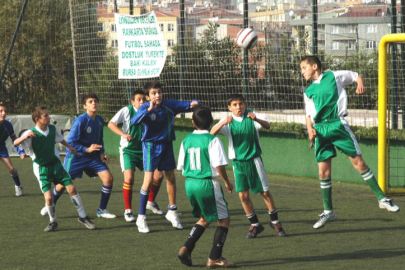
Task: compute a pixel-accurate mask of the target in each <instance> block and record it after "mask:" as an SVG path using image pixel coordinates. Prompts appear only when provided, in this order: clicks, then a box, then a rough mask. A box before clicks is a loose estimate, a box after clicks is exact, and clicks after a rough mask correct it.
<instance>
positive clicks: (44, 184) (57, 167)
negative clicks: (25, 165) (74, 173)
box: [34, 159, 73, 192]
mask: <svg viewBox="0 0 405 270" xmlns="http://www.w3.org/2000/svg"><path fill="white" fill-rule="evenodd" d="M34 168H36V169H37V170H38V172H34V173H35V175H39V181H40V182H41V189H42V192H47V191H48V190H51V188H52V186H51V184H52V183H54V184H55V185H57V184H61V185H63V186H65V187H66V186H70V185H72V184H73V182H72V178H70V175H69V174H68V173H67V172H66V170H65V168H63V166H62V163H61V161H60V160H59V159H58V160H55V162H53V163H51V164H48V165H46V166H41V165H39V166H34Z"/></svg>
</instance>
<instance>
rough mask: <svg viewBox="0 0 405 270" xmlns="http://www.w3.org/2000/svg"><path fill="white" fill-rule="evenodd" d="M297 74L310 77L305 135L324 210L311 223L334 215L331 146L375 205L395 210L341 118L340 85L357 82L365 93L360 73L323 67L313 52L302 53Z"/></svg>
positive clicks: (344, 112)
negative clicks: (344, 158) (370, 193)
mask: <svg viewBox="0 0 405 270" xmlns="http://www.w3.org/2000/svg"><path fill="white" fill-rule="evenodd" d="M300 67H301V74H302V75H303V76H304V78H305V80H306V81H309V80H313V81H312V84H311V85H310V86H308V88H307V89H306V90H305V93H304V99H305V110H306V123H307V129H308V137H309V139H310V140H311V141H312V140H314V141H315V157H316V162H317V163H318V168H319V181H320V185H321V194H322V200H323V207H324V212H323V213H322V214H321V215H320V219H319V220H318V222H316V223H315V225H314V226H313V227H314V229H319V228H322V227H323V226H325V224H326V223H327V222H328V221H333V220H335V219H336V218H337V216H336V213H335V212H334V211H333V207H332V180H331V175H332V158H334V157H336V149H335V147H336V148H337V149H338V150H339V151H340V152H342V153H344V154H346V155H347V156H348V158H349V160H350V162H351V163H352V164H353V167H354V168H355V169H356V170H357V171H358V172H359V173H360V175H361V177H363V179H364V181H366V183H367V184H368V185H369V186H370V188H371V190H372V191H373V193H374V194H375V196H376V197H377V199H378V202H379V207H380V208H381V209H387V210H388V211H390V212H398V211H399V207H398V206H397V205H395V204H394V203H393V202H392V201H391V200H390V199H388V198H387V197H386V196H385V194H384V193H383V192H382V190H381V188H380V187H379V186H378V183H377V179H376V178H375V176H374V175H373V172H372V171H371V170H370V168H369V167H368V166H367V164H366V162H365V161H364V160H363V157H362V155H361V151H360V147H359V144H358V143H357V140H356V138H355V136H354V134H353V132H352V131H351V130H350V126H349V123H348V122H347V121H346V120H345V119H344V117H345V116H347V115H348V111H347V94H346V91H345V90H344V89H343V87H344V86H346V85H349V84H352V83H357V89H356V94H358V95H361V94H364V93H365V91H366V90H365V88H364V84H363V77H362V76H361V75H359V74H358V73H356V72H352V71H347V70H341V71H336V72H332V71H326V72H324V73H322V64H321V61H320V60H319V59H318V57H316V56H312V55H309V56H305V57H303V58H302V59H301V61H300Z"/></svg>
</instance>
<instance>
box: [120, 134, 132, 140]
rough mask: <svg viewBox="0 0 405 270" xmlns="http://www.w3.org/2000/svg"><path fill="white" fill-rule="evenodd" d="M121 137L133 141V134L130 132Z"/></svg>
mask: <svg viewBox="0 0 405 270" xmlns="http://www.w3.org/2000/svg"><path fill="white" fill-rule="evenodd" d="M121 137H122V138H124V139H125V140H127V141H128V142H130V141H132V136H131V135H129V134H124V135H122V136H121Z"/></svg>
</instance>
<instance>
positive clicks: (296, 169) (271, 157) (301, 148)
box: [104, 127, 378, 183]
mask: <svg viewBox="0 0 405 270" xmlns="http://www.w3.org/2000/svg"><path fill="white" fill-rule="evenodd" d="M175 130H176V141H174V145H173V147H174V149H175V156H176V158H177V156H178V151H179V149H180V143H181V141H182V140H183V139H184V138H185V137H186V136H187V135H188V134H190V133H191V132H193V129H192V128H189V127H176V128H175ZM218 137H219V138H220V139H221V141H222V143H223V144H224V148H225V151H226V152H227V151H228V139H227V138H226V137H225V136H222V135H219V136H218ZM119 140H120V137H119V136H117V135H116V134H114V133H113V132H112V131H111V130H110V129H109V128H107V127H105V128H104V145H105V149H106V154H108V155H111V156H119ZM260 142H261V146H262V149H263V154H262V159H263V163H264V167H265V169H266V171H267V172H268V173H275V174H284V175H293V176H300V177H315V178H318V166H317V164H316V161H315V155H314V149H313V148H312V149H309V148H308V140H307V139H302V138H297V136H296V135H295V134H289V133H272V132H262V133H261V134H260ZM359 145H360V149H361V151H362V153H363V158H364V160H365V161H366V163H367V164H368V166H369V167H370V168H371V170H372V171H373V172H374V175H377V162H378V161H377V140H375V139H361V140H359ZM227 153H228V152H227ZM231 164H232V162H231V161H230V165H229V166H228V167H229V169H231V168H232V167H231ZM332 180H338V181H347V182H356V183H363V182H364V181H363V179H362V178H361V177H360V175H359V173H358V172H357V171H356V170H355V169H354V168H353V166H352V165H351V162H350V161H349V159H348V158H347V156H346V155H344V154H342V153H338V155H337V157H336V158H334V159H333V161H332Z"/></svg>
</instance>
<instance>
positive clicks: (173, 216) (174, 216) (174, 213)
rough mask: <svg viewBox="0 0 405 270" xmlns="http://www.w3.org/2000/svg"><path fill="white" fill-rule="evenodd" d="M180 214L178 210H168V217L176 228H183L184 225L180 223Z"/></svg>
mask: <svg viewBox="0 0 405 270" xmlns="http://www.w3.org/2000/svg"><path fill="white" fill-rule="evenodd" d="M179 215H180V214H179V213H178V212H177V210H174V211H173V210H169V211H167V214H166V219H167V220H168V221H170V222H171V223H172V225H173V227H174V228H176V229H179V230H182V229H183V226H181V224H180V219H179Z"/></svg>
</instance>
